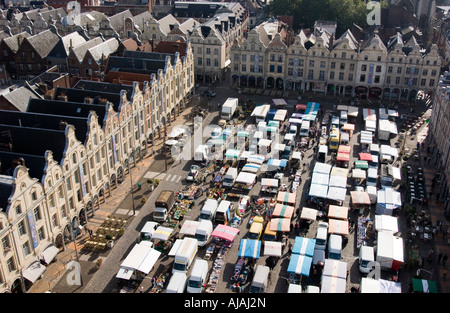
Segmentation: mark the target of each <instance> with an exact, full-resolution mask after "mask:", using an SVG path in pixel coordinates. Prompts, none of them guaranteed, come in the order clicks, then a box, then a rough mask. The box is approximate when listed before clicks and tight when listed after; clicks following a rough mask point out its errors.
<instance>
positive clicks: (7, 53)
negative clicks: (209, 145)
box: [0, 1, 249, 82]
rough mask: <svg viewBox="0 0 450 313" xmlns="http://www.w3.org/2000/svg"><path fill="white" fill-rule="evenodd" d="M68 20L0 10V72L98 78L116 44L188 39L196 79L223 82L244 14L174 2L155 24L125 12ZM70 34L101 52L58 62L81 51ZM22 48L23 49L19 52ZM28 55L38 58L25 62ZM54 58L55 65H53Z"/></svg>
mask: <svg viewBox="0 0 450 313" xmlns="http://www.w3.org/2000/svg"><path fill="white" fill-rule="evenodd" d="M69 19H70V16H69V15H67V12H66V11H65V10H64V8H58V9H49V8H43V9H34V10H30V11H27V12H20V13H19V12H17V13H12V14H10V17H9V18H8V17H7V14H6V12H4V11H1V10H0V28H2V29H3V32H2V33H1V34H0V36H1V37H3V38H4V39H7V40H3V41H4V44H3V46H6V47H0V53H2V52H3V55H2V57H4V58H2V59H3V64H4V67H5V72H7V73H9V74H10V76H11V77H12V78H13V79H24V78H25V79H29V78H31V77H32V76H36V75H38V74H39V73H41V72H42V71H45V70H46V69H47V68H49V67H51V66H53V65H58V66H60V71H69V73H70V74H71V75H75V76H81V77H87V76H89V77H94V78H100V77H101V72H102V70H103V68H102V66H101V65H103V66H104V65H105V61H106V59H107V58H108V55H109V54H110V53H111V52H110V51H109V50H111V48H112V49H117V48H118V47H117V45H118V44H120V43H121V42H124V41H127V40H134V41H135V42H136V43H137V46H138V49H139V50H143V51H155V49H156V50H157V46H158V44H159V43H160V42H177V41H179V42H184V43H185V42H186V41H187V40H189V41H190V42H191V45H192V49H193V53H194V57H195V58H196V60H197V62H195V71H196V75H197V78H198V79H199V80H200V81H204V82H207V81H215V80H223V79H224V73H225V71H226V69H227V68H228V67H229V65H230V62H231V61H230V49H231V45H232V43H233V41H234V40H236V39H237V40H240V39H241V38H243V37H244V34H245V32H246V31H247V27H248V21H249V16H248V11H247V10H246V9H244V8H243V7H242V5H241V4H239V3H238V2H207V1H203V2H175V3H174V5H173V9H172V11H171V13H169V14H167V15H165V16H164V17H162V18H159V19H156V18H155V17H154V16H153V15H151V14H150V12H148V11H147V12H143V13H140V14H137V15H134V16H133V15H132V14H131V12H130V10H125V11H123V12H120V13H117V14H114V15H113V16H106V15H105V14H103V13H100V12H96V11H89V12H83V13H81V14H80V18H79V20H78V24H73V23H70V22H69ZM49 30H52V33H53V34H55V35H56V36H55V35H52V33H51V32H49ZM74 33H78V34H79V36H78V37H83V38H85V40H86V41H89V40H90V39H94V38H97V40H98V37H101V38H103V41H105V42H108V43H104V44H103V46H104V47H103V48H101V49H99V48H98V47H97V48H96V50H97V55H96V56H93V55H91V56H87V57H86V59H82V58H81V57H79V60H78V62H76V60H75V58H74V57H72V60H70V62H64V61H62V60H63V59H67V58H69V52H70V50H71V48H75V47H76V46H81V43H82V42H81V41H82V40H81V39H80V38H69V37H67V36H69V35H70V36H75V35H73V34H74ZM44 34H47V36H48V38H45V39H44V40H42V39H38V38H43V37H44ZM57 36H59V37H60V38H62V39H61V40H60V39H59V38H58V37H57ZM9 37H11V38H9ZM33 39H34V40H33ZM114 39H115V40H114ZM58 40H60V41H64V44H63V45H64V46H65V50H66V51H65V52H62V51H61V47H59V48H58V47H56V48H55V50H53V51H52V47H54V46H55V45H56V42H57V41H58ZM22 41H25V42H30V41H33V44H31V45H32V46H33V47H31V50H30V47H29V46H30V45H29V44H28V45H25V44H22ZM43 42H45V43H46V44H45V45H44V44H43ZM118 42H119V43H118ZM93 45H94V42H91V43H90V44H88V43H86V44H84V45H82V48H79V49H78V50H83V49H85V48H86V47H88V46H89V47H90V48H92V47H93ZM24 49H28V50H27V51H23V50H24ZM32 50H34V51H32ZM74 50H75V49H74ZM33 52H34V53H35V54H34V55H35V56H36V57H37V58H38V59H33V58H31V56H32V53H33ZM27 56H30V57H29V58H28V57H27ZM56 57H57V58H59V59H60V62H56V63H55V62H54V61H55V58H56ZM83 57H84V55H83ZM89 60H90V62H94V61H95V62H96V64H98V66H97V68H92V67H91V66H89V65H91V64H93V63H91V64H87V63H88V62H89ZM198 60H202V61H201V62H199V61H198ZM67 63H69V65H67ZM68 67H70V69H68ZM86 71H87V73H86Z"/></svg>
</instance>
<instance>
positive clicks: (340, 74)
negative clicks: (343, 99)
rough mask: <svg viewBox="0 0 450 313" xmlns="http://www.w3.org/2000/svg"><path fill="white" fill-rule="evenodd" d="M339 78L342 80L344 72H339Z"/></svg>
mask: <svg viewBox="0 0 450 313" xmlns="http://www.w3.org/2000/svg"><path fill="white" fill-rule="evenodd" d="M339 80H344V72H339Z"/></svg>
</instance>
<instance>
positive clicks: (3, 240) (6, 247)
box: [2, 236, 11, 251]
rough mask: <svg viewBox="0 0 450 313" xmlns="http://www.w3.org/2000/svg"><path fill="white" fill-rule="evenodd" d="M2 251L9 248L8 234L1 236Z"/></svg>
mask: <svg viewBox="0 0 450 313" xmlns="http://www.w3.org/2000/svg"><path fill="white" fill-rule="evenodd" d="M2 245H3V251H9V250H11V244H10V243H9V238H8V236H5V237H3V238H2Z"/></svg>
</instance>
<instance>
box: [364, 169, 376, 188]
mask: <svg viewBox="0 0 450 313" xmlns="http://www.w3.org/2000/svg"><path fill="white" fill-rule="evenodd" d="M366 183H367V186H373V187H376V186H377V183H378V169H377V168H375V167H371V168H368V169H367V180H366Z"/></svg>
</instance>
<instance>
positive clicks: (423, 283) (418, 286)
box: [412, 278, 438, 293]
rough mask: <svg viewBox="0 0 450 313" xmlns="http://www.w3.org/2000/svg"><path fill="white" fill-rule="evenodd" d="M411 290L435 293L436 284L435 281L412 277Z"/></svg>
mask: <svg viewBox="0 0 450 313" xmlns="http://www.w3.org/2000/svg"><path fill="white" fill-rule="evenodd" d="M412 285H413V291H414V292H420V293H437V292H438V289H437V284H436V282H435V281H432V280H426V279H419V278H413V279H412Z"/></svg>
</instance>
